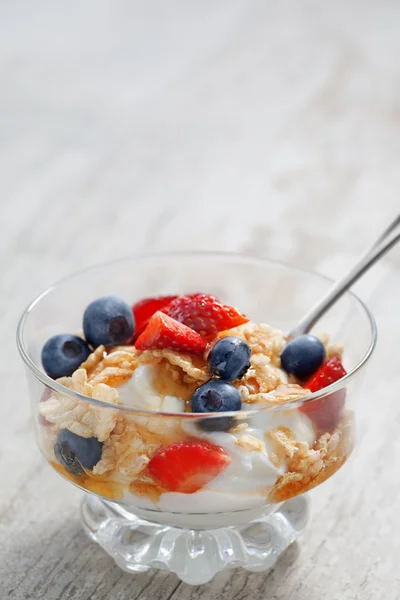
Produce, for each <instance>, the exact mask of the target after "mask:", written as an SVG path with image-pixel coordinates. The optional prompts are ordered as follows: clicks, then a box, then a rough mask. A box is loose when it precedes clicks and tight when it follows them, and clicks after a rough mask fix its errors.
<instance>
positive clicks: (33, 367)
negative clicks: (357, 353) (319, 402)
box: [16, 250, 377, 419]
mask: <svg viewBox="0 0 400 600" xmlns="http://www.w3.org/2000/svg"><path fill="white" fill-rule="evenodd" d="M191 256H192V257H194V258H198V257H212V256H217V257H218V256H219V257H221V258H227V259H235V258H236V259H238V260H239V259H240V260H245V261H251V262H253V263H260V266H262V265H263V264H271V265H275V266H278V267H284V268H286V269H289V270H292V271H297V272H298V273H304V274H306V275H312V276H314V277H315V276H317V277H318V278H320V279H324V280H325V281H327V282H329V283H331V284H333V283H334V280H333V279H331V278H330V277H327V276H326V275H323V274H322V273H319V272H318V271H312V270H309V269H304V268H303V267H298V266H296V265H292V264H290V263H287V262H284V261H281V260H276V259H271V258H266V257H261V256H253V255H251V254H246V253H241V252H227V251H218V250H178V251H168V252H137V253H133V254H130V255H127V256H125V257H122V258H117V259H113V260H110V261H106V262H101V263H97V264H94V265H91V266H89V267H86V268H84V269H79V270H77V271H74V272H73V273H71V274H69V275H67V276H66V277H63V278H62V279H60V280H58V281H56V282H55V283H53V284H52V285H50V286H49V287H47V288H46V289H45V290H44V291H43V292H41V293H40V294H39V295H37V296H36V297H35V298H34V299H33V300H32V301H31V302H30V303H29V304H28V306H27V308H26V309H25V310H24V311H23V313H22V315H21V317H20V319H19V322H18V326H17V340H16V341H17V348H18V351H19V353H20V355H21V358H22V360H23V361H24V363H25V365H26V366H27V367H28V368H29V370H30V371H31V372H32V374H33V375H34V376H35V377H36V379H38V380H39V381H40V382H41V383H42V384H43V385H44V386H45V387H47V388H50V389H52V390H53V391H54V392H58V393H61V394H63V395H65V396H70V397H73V398H75V399H76V400H78V401H80V402H86V403H88V404H92V405H94V406H98V407H101V408H109V409H112V410H117V411H121V412H123V413H132V414H135V415H139V416H140V415H143V416H149V415H153V416H163V417H180V418H185V419H199V418H201V419H208V418H210V419H212V418H213V419H216V418H224V417H229V416H232V417H235V416H236V417H238V415H239V414H240V415H241V416H243V418H246V417H247V416H251V415H253V414H257V413H260V412H264V411H266V410H269V411H277V410H283V409H284V410H290V409H293V408H297V407H299V406H302V405H303V404H306V403H307V404H308V402H312V401H314V400H316V399H318V398H324V397H325V396H328V395H330V394H332V393H333V392H336V391H338V390H340V389H342V388H343V387H345V386H346V385H348V383H349V382H350V381H351V380H352V379H354V377H355V376H356V374H357V373H358V372H359V371H360V370H361V369H362V368H363V367H364V366H365V364H366V363H367V362H368V360H369V358H370V357H371V355H372V352H373V350H374V348H375V346H376V341H377V327H376V322H375V319H374V317H373V316H372V314H371V312H370V310H369V309H368V307H367V306H366V305H365V303H364V302H363V301H362V300H361V299H360V298H359V297H358V296H357V295H356V294H355V293H354V292H351V291H347V292H346V293H345V294H344V295H345V296H350V297H351V298H352V299H353V300H355V302H356V304H358V306H360V307H361V309H362V311H363V312H364V314H365V315H366V316H367V319H368V323H369V326H370V341H369V344H368V348H367V350H366V352H365V354H364V356H363V357H362V358H361V360H360V361H359V363H358V364H357V365H356V366H355V367H354V368H353V369H352V370H351V371H349V372H348V373H347V374H346V375H345V376H344V377H343V378H342V379H339V381H337V382H335V383H332V384H331V385H329V386H327V387H325V388H323V389H322V390H319V391H317V392H313V393H312V394H308V395H307V396H303V397H302V398H297V399H295V400H287V401H286V402H281V403H279V404H277V405H266V406H259V405H258V406H257V408H253V409H251V408H249V409H245V410H240V411H230V412H223V413H192V412H176V413H171V412H163V411H155V410H143V409H137V408H133V407H130V406H123V405H119V404H111V403H109V402H103V401H102V400H96V399H95V398H90V397H89V396H85V395H84V394H81V393H79V392H76V391H74V390H71V389H70V388H67V387H65V386H63V385H62V384H61V383H58V382H57V381H55V380H54V379H51V377H49V376H48V375H47V374H46V373H45V372H44V371H42V370H41V369H40V368H39V367H38V365H37V364H36V363H35V362H34V361H33V360H32V359H31V357H30V356H29V353H28V350H27V348H26V347H25V344H24V341H23V332H24V327H25V323H26V320H27V319H28V317H29V314H30V313H31V311H32V310H33V309H34V308H35V306H36V305H37V304H39V302H40V301H41V300H42V299H43V298H45V297H46V296H47V295H48V294H50V293H51V292H52V291H53V290H54V289H55V288H56V287H58V286H59V285H61V284H63V283H66V282H68V280H69V279H72V278H74V277H77V276H79V275H83V274H84V273H86V272H90V271H95V270H100V269H102V268H105V267H109V266H112V265H113V264H119V263H123V262H128V261H131V260H135V259H136V260H144V259H157V258H159V259H161V258H162V259H165V258H168V257H181V258H185V257H186V258H190V257H191Z"/></svg>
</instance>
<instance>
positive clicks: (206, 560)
mask: <svg viewBox="0 0 400 600" xmlns="http://www.w3.org/2000/svg"><path fill="white" fill-rule="evenodd" d="M221 516H222V515H221ZM81 519H82V523H83V526H84V529H85V531H86V533H87V534H88V536H89V537H90V538H91V539H92V540H94V541H95V542H97V543H98V544H99V545H100V546H101V547H102V548H103V549H104V550H105V551H106V552H107V553H108V554H109V555H110V556H112V558H113V559H114V560H115V562H116V564H117V565H118V566H119V567H120V568H121V569H123V570H124V571H128V572H132V573H133V572H143V571H147V570H148V569H151V568H155V569H163V570H167V571H171V572H172V573H176V575H177V576H178V577H179V578H180V579H181V580H182V581H184V582H185V583H188V584H192V585H198V584H203V583H206V582H208V581H210V580H211V579H212V578H213V577H214V575H216V574H217V573H219V572H220V571H223V570H224V569H233V568H236V567H243V568H245V569H247V570H249V571H264V570H267V569H271V568H272V567H273V566H274V564H275V562H276V561H277V559H278V557H279V556H280V555H281V554H282V552H284V550H286V548H288V546H290V544H292V543H293V542H294V541H295V540H296V539H297V538H298V537H299V536H300V535H301V533H302V532H303V530H304V529H305V527H306V525H307V523H308V520H309V499H308V497H307V496H298V497H296V498H292V499H291V500H287V501H286V502H283V503H282V504H280V505H276V506H275V507H274V510H273V511H272V512H268V513H267V514H264V515H261V516H258V517H257V518H256V519H254V520H252V521H250V522H248V523H246V524H242V525H237V526H234V527H232V526H230V527H222V528H220V529H195V530H191V529H183V528H178V527H171V526H170V525H165V524H160V523H154V522H150V521H147V520H144V519H142V518H141V517H139V516H137V515H135V514H133V513H131V512H130V511H128V510H127V509H124V508H122V507H121V506H119V505H117V504H114V503H112V502H107V501H105V500H101V499H100V498H98V497H96V496H92V495H90V494H85V497H84V499H83V502H82V506H81Z"/></svg>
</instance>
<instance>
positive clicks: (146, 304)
mask: <svg viewBox="0 0 400 600" xmlns="http://www.w3.org/2000/svg"><path fill="white" fill-rule="evenodd" d="M175 298H177V296H157V297H156V298H143V300H139V302H136V304H134V305H133V307H132V312H133V316H134V317H135V323H136V327H135V331H136V337H138V336H139V335H140V334H141V333H142V331H143V330H144V329H145V327H146V325H147V323H148V322H149V320H150V318H151V317H152V316H153V315H154V313H155V312H157V311H158V310H162V309H163V308H165V307H166V306H168V304H170V302H172V300H175Z"/></svg>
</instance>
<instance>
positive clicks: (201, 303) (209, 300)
mask: <svg viewBox="0 0 400 600" xmlns="http://www.w3.org/2000/svg"><path fill="white" fill-rule="evenodd" d="M163 312H165V314H167V315H169V316H170V317H173V318H174V319H176V320H177V321H179V322H180V323H184V324H185V325H187V326H188V327H190V328H191V329H194V330H195V331H198V333H200V334H201V335H204V336H209V335H213V334H216V333H218V332H219V331H225V330H226V329H232V327H237V326H238V325H242V324H243V323H247V321H248V319H247V317H245V316H244V315H242V314H241V313H240V312H239V311H238V310H237V309H236V308H234V307H233V306H228V305H227V304H222V303H221V302H219V300H218V299H217V298H216V297H215V296H211V295H209V294H189V295H187V296H179V297H178V298H176V299H175V300H173V301H172V302H171V303H170V304H169V305H168V306H167V307H166V308H164V309H163Z"/></svg>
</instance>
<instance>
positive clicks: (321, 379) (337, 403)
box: [300, 356, 346, 431]
mask: <svg viewBox="0 0 400 600" xmlns="http://www.w3.org/2000/svg"><path fill="white" fill-rule="evenodd" d="M345 375H346V371H345V369H344V367H343V365H342V363H341V362H340V358H339V357H338V356H334V357H333V358H330V359H329V360H328V361H327V362H326V363H325V364H323V365H322V367H320V368H319V369H318V371H317V372H316V373H315V374H314V375H313V376H312V377H311V379H310V380H309V381H308V382H307V383H305V384H304V387H305V388H308V389H309V390H310V391H311V392H317V391H318V390H322V389H323V388H325V387H327V386H328V385H330V384H331V383H334V382H335V381H339V379H342V377H344V376H345ZM345 399H346V390H345V389H342V390H338V391H337V392H333V394H329V395H328V396H326V397H325V398H321V399H320V400H314V402H309V403H308V404H305V405H304V406H302V407H301V408H300V410H301V411H303V412H304V413H306V414H307V415H308V416H309V417H310V419H311V420H312V421H313V422H314V423H315V425H316V426H317V427H318V429H321V430H323V431H331V430H332V429H334V428H335V427H336V425H337V424H338V422H339V419H340V415H341V412H342V410H343V406H344V403H345Z"/></svg>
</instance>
